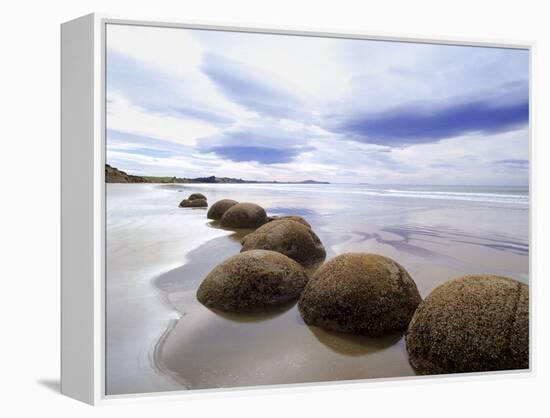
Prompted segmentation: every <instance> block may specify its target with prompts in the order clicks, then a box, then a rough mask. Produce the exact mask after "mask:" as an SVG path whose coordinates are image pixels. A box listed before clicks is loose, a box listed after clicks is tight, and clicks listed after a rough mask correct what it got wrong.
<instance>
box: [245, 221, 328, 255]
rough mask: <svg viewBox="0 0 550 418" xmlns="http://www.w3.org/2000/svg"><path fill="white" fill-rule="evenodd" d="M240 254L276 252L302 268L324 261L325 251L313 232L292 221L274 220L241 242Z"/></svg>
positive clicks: (307, 227) (303, 225)
mask: <svg viewBox="0 0 550 418" xmlns="http://www.w3.org/2000/svg"><path fill="white" fill-rule="evenodd" d="M241 244H242V249H241V252H245V251H249V250H270V251H277V252H278V253H281V254H284V255H286V256H287V257H290V258H292V259H293V260H295V261H297V262H298V263H300V264H301V265H303V266H309V265H312V264H315V263H318V262H320V261H322V260H324V259H325V257H326V251H325V247H324V246H323V243H322V242H321V240H320V239H319V237H318V236H317V234H316V233H315V232H313V230H312V229H311V228H310V227H309V226H306V225H305V224H303V223H301V222H298V221H296V220H293V219H289V218H287V219H276V220H272V221H270V222H268V223H266V224H265V225H263V226H261V227H260V228H258V229H257V230H256V231H254V232H252V233H251V234H248V235H247V236H245V237H244V238H243V239H242V240H241Z"/></svg>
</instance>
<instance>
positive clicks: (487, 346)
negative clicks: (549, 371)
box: [405, 275, 529, 374]
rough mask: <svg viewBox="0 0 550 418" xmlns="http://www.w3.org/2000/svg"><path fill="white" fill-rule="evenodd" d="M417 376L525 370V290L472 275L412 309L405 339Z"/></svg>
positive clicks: (504, 279) (443, 287) (440, 289)
mask: <svg viewBox="0 0 550 418" xmlns="http://www.w3.org/2000/svg"><path fill="white" fill-rule="evenodd" d="M405 341H406V344H407V352H408V353H409V362H410V363H411V365H412V366H413V367H414V368H415V369H416V371H417V372H418V373H420V374H440V373H464V372H481V371H493V370H513V369H527V368H529V286H527V285H526V284H523V283H520V282H518V281H516V280H512V279H510V278H507V277H500V276H491V275H470V276H464V277H459V278H457V279H453V280H450V281H448V282H446V283H444V284H442V285H441V286H439V287H437V288H436V289H434V290H433V291H432V293H430V295H429V296H428V297H427V298H426V299H425V300H424V302H422V304H421V305H420V306H419V307H418V309H417V310H416V312H415V314H414V316H413V318H412V320H411V323H410V324H409V329H408V330H407V334H406V337H405Z"/></svg>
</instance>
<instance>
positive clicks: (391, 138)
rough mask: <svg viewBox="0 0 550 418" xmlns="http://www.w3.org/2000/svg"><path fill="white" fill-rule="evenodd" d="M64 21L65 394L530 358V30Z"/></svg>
mask: <svg viewBox="0 0 550 418" xmlns="http://www.w3.org/2000/svg"><path fill="white" fill-rule="evenodd" d="M61 40H62V74H61V76H62V80H61V81H62V92H61V94H62V391H63V393H65V394H67V395H69V396H72V397H74V398H77V399H80V400H83V401H85V402H89V403H98V402H106V401H109V400H114V399H118V398H127V397H130V396H144V395H153V394H157V395H158V394H164V395H168V394H178V395H182V396H183V395H187V394H190V393H194V394H196V393H203V392H211V391H213V390H218V391H219V390H234V389H250V388H259V387H261V388H266V387H274V386H277V387H278V386H280V385H286V386H301V385H312V384H321V383H337V382H340V383H341V382H347V383H350V382H366V381H372V382H375V381H378V380H380V379H403V378H408V379H410V378H415V379H421V378H435V377H439V376H442V375H462V376H464V375H466V376H479V375H480V374H485V373H525V372H529V371H531V367H530V366H531V363H530V358H531V354H532V353H531V351H530V302H529V289H530V287H529V285H530V280H531V278H530V274H529V272H530V257H529V254H530V216H529V214H530V206H529V201H530V198H529V197H530V194H529V185H530V175H529V173H530V167H529V161H530V155H529V153H530V147H529V144H530V122H529V105H530V54H531V46H530V45H524V44H510V43H503V44H495V43H486V42H472V41H456V40H438V39H408V38H399V37H395V38H388V37H379V36H375V35H366V34H344V33H324V32H313V31H298V30H291V29H290V30H289V29H278V28H265V27H264V28H242V27H229V26H227V27H223V26H209V25H199V24H185V23H170V22H144V21H131V20H120V19H112V18H107V17H102V16H98V15H89V16H85V17H82V18H79V19H76V20H73V21H71V22H68V23H65V24H63V25H62V39H61Z"/></svg>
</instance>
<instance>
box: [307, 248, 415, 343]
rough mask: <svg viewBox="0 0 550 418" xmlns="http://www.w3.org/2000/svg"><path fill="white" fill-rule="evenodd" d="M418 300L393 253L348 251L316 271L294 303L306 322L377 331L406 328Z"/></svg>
mask: <svg viewBox="0 0 550 418" xmlns="http://www.w3.org/2000/svg"><path fill="white" fill-rule="evenodd" d="M421 301H422V299H421V297H420V294H419V293H418V289H417V287H416V284H415V282H414V281H413V280H412V279H411V277H410V276H409V274H408V273H407V271H406V270H405V269H404V268H403V267H402V266H401V265H399V264H398V263H396V262H395V261H393V260H392V259H390V258H387V257H383V256H381V255H376V254H367V253H347V254H342V255H339V256H337V257H335V258H333V259H332V260H330V261H329V262H327V263H325V264H323V265H322V266H321V267H320V268H319V269H318V270H317V271H316V272H315V274H314V275H313V277H312V278H311V279H310V280H309V282H308V284H307V286H306V288H305V290H304V293H302V296H301V298H300V302H299V304H298V307H299V310H300V314H301V315H302V318H303V319H304V321H305V322H306V324H308V325H316V326H318V327H320V328H325V329H328V330H331V331H337V332H348V333H355V334H360V335H366V336H370V337H378V336H382V335H384V334H389V333H392V332H396V331H403V330H405V329H406V328H407V325H408V324H409V321H410V319H411V317H412V316H413V314H414V311H415V309H416V307H417V306H418V304H419V303H420V302H421Z"/></svg>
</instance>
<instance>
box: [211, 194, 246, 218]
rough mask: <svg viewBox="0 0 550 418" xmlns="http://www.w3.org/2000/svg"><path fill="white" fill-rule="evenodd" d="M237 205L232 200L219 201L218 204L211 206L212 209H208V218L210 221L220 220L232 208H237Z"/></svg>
mask: <svg viewBox="0 0 550 418" xmlns="http://www.w3.org/2000/svg"><path fill="white" fill-rule="evenodd" d="M237 203H239V202H237V201H236V200H232V199H222V200H218V201H217V202H216V203H214V204H213V205H212V206H210V209H208V213H207V214H206V217H207V218H208V219H214V220H216V221H217V220H219V219H221V217H222V216H223V214H224V213H225V212H226V211H227V209H229V208H230V207H232V206H235V205H236V204H237Z"/></svg>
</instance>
